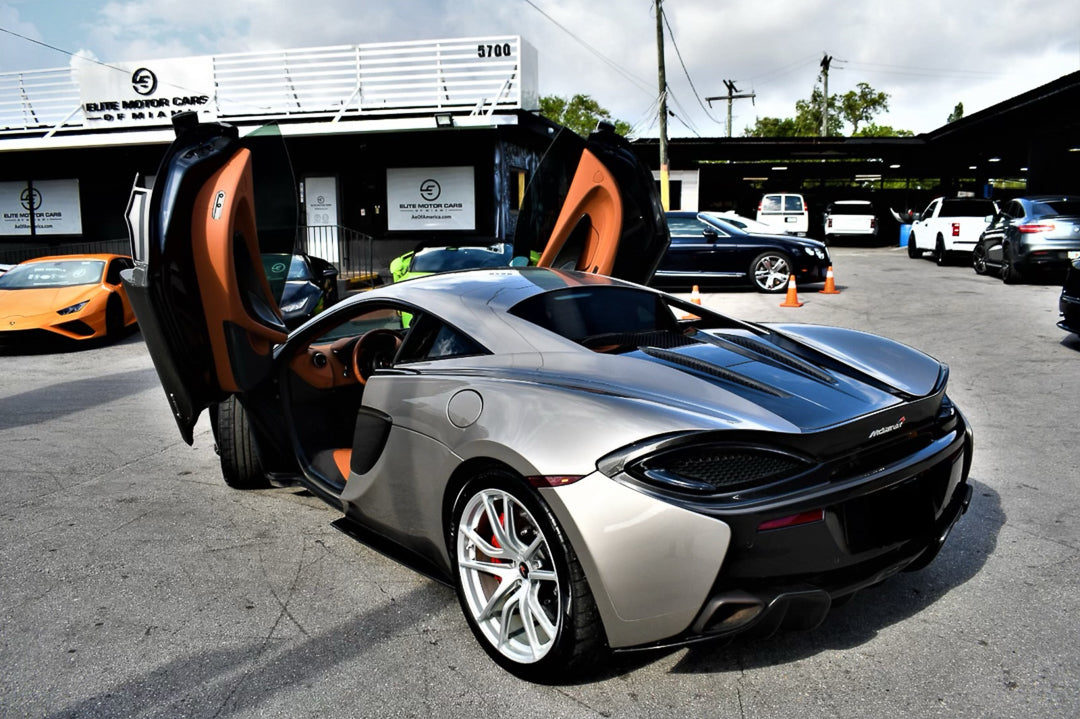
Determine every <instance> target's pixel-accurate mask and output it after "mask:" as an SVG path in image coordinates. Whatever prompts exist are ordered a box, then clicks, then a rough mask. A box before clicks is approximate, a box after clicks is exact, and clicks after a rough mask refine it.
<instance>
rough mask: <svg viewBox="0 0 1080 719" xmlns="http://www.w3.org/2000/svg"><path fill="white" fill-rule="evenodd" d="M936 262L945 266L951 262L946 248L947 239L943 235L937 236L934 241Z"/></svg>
mask: <svg viewBox="0 0 1080 719" xmlns="http://www.w3.org/2000/svg"><path fill="white" fill-rule="evenodd" d="M934 262H936V263H937V264H938V267H944V266H945V265H946V264H948V262H949V253H948V252H947V251H946V250H945V239H944V238H943V237H942V236H941V235H938V236H937V240H935V241H934Z"/></svg>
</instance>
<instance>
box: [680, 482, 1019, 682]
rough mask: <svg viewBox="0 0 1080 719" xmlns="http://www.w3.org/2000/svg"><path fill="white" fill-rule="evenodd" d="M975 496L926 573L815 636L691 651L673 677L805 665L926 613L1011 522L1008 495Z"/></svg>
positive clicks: (891, 585) (886, 590)
mask: <svg viewBox="0 0 1080 719" xmlns="http://www.w3.org/2000/svg"><path fill="white" fill-rule="evenodd" d="M971 485H972V488H973V490H974V494H973V497H972V500H971V506H970V508H969V509H968V511H967V514H966V515H964V516H963V517H961V518H960V521H959V522H958V523H957V525H956V527H955V528H954V530H953V532H952V535H951V536H950V538H949V541H948V542H947V543H946V544H945V546H944V547H943V548H942V550H941V553H940V554H939V555H938V556H937V558H936V559H935V560H934V561H933V562H932V563H931V564H930V565H929V566H928V567H926V568H925V569H922V570H920V571H917V572H911V573H902V574H898V575H896V576H894V577H892V578H890V579H888V580H886V581H885V582H883V583H882V584H879V585H877V586H876V587H871V588H869V589H865V590H863V591H861V592H859V593H858V594H856V595H855V596H854V597H852V598H851V600H850V601H848V602H846V603H845V604H843V605H842V606H839V607H834V608H833V609H832V611H831V612H830V613H829V615H828V616H827V617H826V619H825V621H824V622H823V623H822V624H821V625H820V626H819V627H817V628H815V629H812V630H810V631H805V632H804V631H795V630H788V631H781V632H778V633H776V634H775V635H773V636H772V637H769V638H767V639H760V638H740V637H736V638H735V639H733V640H732V641H731V642H729V643H727V644H722V645H716V644H702V645H697V646H694V647H691V648H690V649H689V650H687V652H686V654H685V656H683V657H682V658H681V659H680V660H679V661H678V663H677V664H676V665H675V666H674V667H673V668H672V672H674V673H680V674H702V673H716V672H728V671H743V670H745V669H749V668H761V667H768V666H774V665H777V664H786V663H790V662H795V661H799V660H800V659H805V658H807V657H809V656H814V655H816V654H820V653H822V652H826V651H831V650H848V649H854V648H855V647H858V646H861V645H863V644H865V643H867V642H869V641H871V640H872V639H874V638H875V637H876V636H877V635H878V633H879V632H880V631H882V630H883V629H885V628H887V627H889V626H891V625H893V624H896V623H898V622H902V621H904V620H907V619H909V618H911V617H912V616H915V615H916V614H918V613H919V612H921V611H923V610H924V609H926V608H927V607H929V606H930V605H932V604H934V603H935V602H936V601H938V600H939V599H941V598H942V597H943V596H945V595H946V594H948V593H949V592H950V591H952V590H953V589H956V588H957V587H959V586H961V585H963V584H965V583H966V582H968V581H969V580H971V579H972V578H973V577H974V576H975V575H976V574H978V573H979V571H980V570H981V569H982V567H983V565H984V564H985V563H986V561H987V558H988V557H989V556H990V555H991V554H992V553H993V552H994V550H995V549H996V547H997V537H998V533H999V532H1000V530H1001V527H1002V526H1003V525H1004V524H1005V512H1004V509H1003V508H1002V506H1001V496H1000V495H999V494H998V493H997V492H996V491H994V490H993V489H991V488H990V487H988V486H987V485H985V484H982V483H981V482H977V481H974V480H971Z"/></svg>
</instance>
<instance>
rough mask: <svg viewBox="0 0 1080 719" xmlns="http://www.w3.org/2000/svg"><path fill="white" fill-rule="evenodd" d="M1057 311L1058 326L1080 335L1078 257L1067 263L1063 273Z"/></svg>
mask: <svg viewBox="0 0 1080 719" xmlns="http://www.w3.org/2000/svg"><path fill="white" fill-rule="evenodd" d="M1058 311H1059V312H1060V314H1061V321H1060V322H1058V327H1060V328H1061V329H1063V330H1065V331H1066V332H1072V333H1074V334H1078V335H1080V259H1077V260H1073V261H1072V262H1071V263H1069V269H1068V271H1066V273H1065V282H1064V284H1062V286H1061V299H1059V300H1058Z"/></svg>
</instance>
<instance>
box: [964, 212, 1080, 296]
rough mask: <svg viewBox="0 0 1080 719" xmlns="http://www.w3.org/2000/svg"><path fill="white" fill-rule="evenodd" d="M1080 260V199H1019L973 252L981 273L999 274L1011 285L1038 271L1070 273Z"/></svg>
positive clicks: (999, 216)
mask: <svg viewBox="0 0 1080 719" xmlns="http://www.w3.org/2000/svg"><path fill="white" fill-rule="evenodd" d="M1077 258H1080V196H1075V195H1035V196H1032V197H1017V198H1016V199H1014V200H1010V201H1009V202H1008V203H1007V204H1006V205H1005V207H1003V208H1002V210H1001V212H999V213H998V214H997V215H996V216H995V217H994V219H993V221H992V222H991V223H990V224H989V225H988V226H987V228H986V230H985V231H984V232H983V233H982V236H981V237H979V242H978V244H977V245H975V249H974V250H973V251H972V256H971V262H972V266H973V267H974V268H975V272H977V273H979V274H980V275H983V274H986V273H987V272H989V271H990V270H991V269H997V270H998V271H999V272H1000V274H1001V278H1002V279H1003V280H1004V281H1005V282H1007V283H1013V282H1019V281H1021V280H1022V279H1023V278H1024V276H1025V275H1028V274H1030V273H1032V272H1035V271H1038V270H1064V269H1066V268H1068V267H1069V264H1070V263H1071V262H1072V261H1073V260H1075V259H1077Z"/></svg>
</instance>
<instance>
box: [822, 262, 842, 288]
mask: <svg viewBox="0 0 1080 719" xmlns="http://www.w3.org/2000/svg"><path fill="white" fill-rule="evenodd" d="M818 294H822V295H838V294H840V290H838V289H836V280H835V279H834V278H833V273H832V265H829V271H828V272H826V273H825V289H823V290H818Z"/></svg>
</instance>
